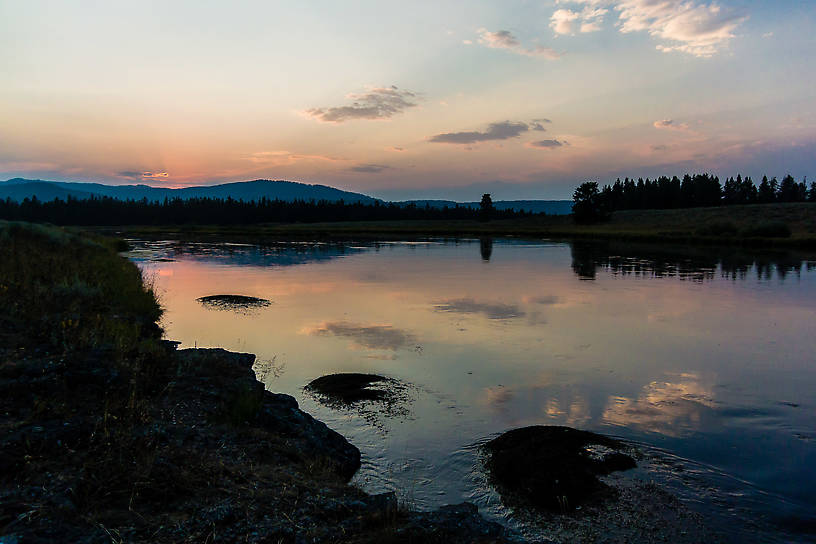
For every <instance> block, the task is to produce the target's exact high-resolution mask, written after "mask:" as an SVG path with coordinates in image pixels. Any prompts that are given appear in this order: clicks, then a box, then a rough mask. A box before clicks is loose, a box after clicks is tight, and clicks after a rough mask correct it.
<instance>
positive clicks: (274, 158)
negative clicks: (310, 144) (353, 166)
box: [242, 151, 347, 166]
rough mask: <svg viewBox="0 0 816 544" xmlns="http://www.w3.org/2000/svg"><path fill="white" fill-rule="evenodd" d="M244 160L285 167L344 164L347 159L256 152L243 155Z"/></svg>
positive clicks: (286, 152) (280, 152) (276, 152)
mask: <svg viewBox="0 0 816 544" xmlns="http://www.w3.org/2000/svg"><path fill="white" fill-rule="evenodd" d="M242 158H243V159H244V160H248V161H250V162H254V163H256V164H262V165H264V166H285V165H289V164H295V163H296V162H301V161H327V162H344V161H345V160H347V159H337V158H334V157H327V156H324V155H307V154H303V153H292V152H291V151H256V152H254V153H248V154H246V155H243V156H242Z"/></svg>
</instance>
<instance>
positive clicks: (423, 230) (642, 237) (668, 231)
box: [86, 203, 816, 249]
mask: <svg viewBox="0 0 816 544" xmlns="http://www.w3.org/2000/svg"><path fill="white" fill-rule="evenodd" d="M780 226H782V227H785V228H787V229H788V230H789V235H784V233H783V235H780V233H776V232H771V231H772V230H773V227H780ZM762 227H771V228H770V229H767V228H762ZM86 230H91V231H92V232H99V233H103V234H115V235H118V236H125V237H131V238H148V239H151V238H155V237H165V238H172V239H177V240H190V241H193V240H194V241H219V240H229V241H232V242H247V243H265V242H269V241H275V240H281V239H310V240H313V239H342V238H346V239H348V238H358V239H372V240H378V239H379V240H382V239H387V238H389V237H390V238H393V237H395V236H396V237H474V238H480V237H490V236H516V237H527V238H547V239H553V240H575V239H580V240H615V241H631V242H647V243H658V244H678V245H683V244H685V245H690V244H693V245H722V246H738V247H750V248H758V249H777V248H778V249H783V248H790V249H816V203H790V204H754V205H742V206H722V207H712V208H688V209H677V210H627V211H619V212H615V213H613V214H612V216H611V218H610V220H609V221H607V222H603V223H597V224H592V225H580V224H576V223H575V222H574V221H573V219H572V216H566V215H561V216H536V217H529V218H523V219H507V220H496V221H487V222H479V221H359V222H334V223H264V224H258V225H120V226H106V227H90V228H86Z"/></svg>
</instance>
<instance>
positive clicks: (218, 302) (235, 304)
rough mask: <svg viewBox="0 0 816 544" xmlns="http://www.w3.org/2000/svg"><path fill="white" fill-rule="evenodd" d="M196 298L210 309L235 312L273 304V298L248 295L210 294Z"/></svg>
mask: <svg viewBox="0 0 816 544" xmlns="http://www.w3.org/2000/svg"><path fill="white" fill-rule="evenodd" d="M196 300H197V301H198V302H200V303H201V304H202V305H204V306H205V307H206V308H209V309H210V310H231V311H234V312H246V311H249V310H257V309H259V308H265V307H267V306H269V305H270V304H272V301H271V300H267V299H265V298H258V297H249V296H246V295H209V296H206V297H200V298H197V299H196Z"/></svg>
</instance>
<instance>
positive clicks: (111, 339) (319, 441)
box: [0, 223, 510, 544]
mask: <svg viewBox="0 0 816 544" xmlns="http://www.w3.org/2000/svg"><path fill="white" fill-rule="evenodd" d="M115 249H117V247H116V244H115V243H112V242H111V241H109V240H104V239H90V238H88V237H85V236H77V235H74V234H71V233H66V232H65V231H62V230H59V229H54V228H50V227H42V226H38V225H26V224H9V223H0V263H1V264H0V268H2V270H0V272H2V274H1V275H0V278H2V283H0V303H1V304H0V308H2V310H0V322H2V325H3V326H2V328H0V357H2V358H1V359H0V361H2V365H0V467H1V468H0V537H2V542H3V543H4V544H6V543H12V542H15V543H16V542H20V543H22V542H25V543H29V542H35V543H37V542H54V541H70V542H89V543H90V542H111V541H113V542H147V541H149V542H181V541H189V542H205V541H214V540H218V541H227V542H232V541H241V542H339V541H342V542H388V541H400V542H403V541H416V542H472V541H476V540H479V541H481V540H483V539H488V540H487V541H491V542H508V541H510V540H508V539H507V538H505V530H504V528H503V527H501V526H500V525H498V524H496V523H491V522H487V521H485V520H484V519H483V518H481V517H480V516H479V514H478V512H477V509H476V507H475V506H473V505H470V504H466V503H463V504H460V505H455V506H450V507H444V508H441V509H439V510H437V511H435V512H415V511H412V510H410V509H409V508H407V507H406V506H405V505H403V504H400V502H399V501H398V500H397V497H396V495H395V494H393V493H387V494H383V495H369V494H367V493H365V492H363V491H362V490H360V489H358V488H356V487H354V486H352V485H349V484H348V481H349V479H350V478H351V476H352V475H353V474H354V473H355V471H356V470H357V469H358V468H359V465H360V452H359V450H357V448H356V447H354V446H353V445H351V444H349V443H348V442H347V441H346V439H345V438H343V437H342V436H341V435H339V434H338V433H336V432H334V431H332V430H331V429H329V428H328V427H327V426H326V425H325V424H323V423H321V422H319V421H317V420H315V419H314V418H312V417H311V416H310V415H308V414H306V413H305V412H303V411H301V410H300V409H299V408H298V405H297V402H296V401H295V399H294V398H292V397H291V396H288V395H282V394H275V393H270V392H268V391H265V390H264V387H263V384H262V383H261V382H259V381H257V380H256V379H255V374H254V372H253V370H252V363H253V361H254V356H253V355H250V354H239V353H231V352H227V351H224V350H220V349H209V350H205V349H186V350H177V349H176V343H174V342H170V341H166V340H163V339H162V338H161V334H162V331H161V330H160V329H159V328H158V326H157V325H156V321H157V319H158V318H159V316H160V313H161V311H160V308H159V306H158V303H157V302H156V299H155V296H154V294H153V292H152V291H151V289H150V288H149V286H145V285H144V284H143V283H142V278H141V274H140V273H139V271H138V269H137V268H136V266H135V265H133V264H132V263H130V262H129V261H127V260H126V259H124V258H123V257H120V256H119V255H117V254H116V252H115Z"/></svg>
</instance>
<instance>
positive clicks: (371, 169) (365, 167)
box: [349, 164, 391, 174]
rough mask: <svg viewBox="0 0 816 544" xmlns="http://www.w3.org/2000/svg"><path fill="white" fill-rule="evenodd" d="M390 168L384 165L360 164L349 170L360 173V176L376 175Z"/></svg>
mask: <svg viewBox="0 0 816 544" xmlns="http://www.w3.org/2000/svg"><path fill="white" fill-rule="evenodd" d="M389 168H391V167H390V166H386V165H384V164H358V165H357V166H352V167H351V168H349V170H351V171H352V172H359V173H360V174H376V173H378V172H382V171H383V170H388V169H389Z"/></svg>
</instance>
